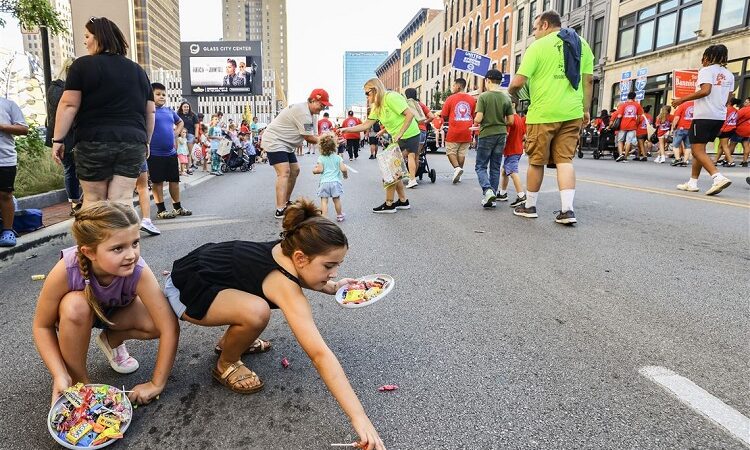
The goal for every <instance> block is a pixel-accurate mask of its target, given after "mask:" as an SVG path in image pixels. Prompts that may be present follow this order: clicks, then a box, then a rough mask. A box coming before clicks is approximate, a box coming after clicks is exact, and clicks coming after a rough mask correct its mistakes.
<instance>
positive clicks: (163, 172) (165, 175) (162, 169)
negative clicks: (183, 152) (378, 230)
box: [148, 155, 180, 183]
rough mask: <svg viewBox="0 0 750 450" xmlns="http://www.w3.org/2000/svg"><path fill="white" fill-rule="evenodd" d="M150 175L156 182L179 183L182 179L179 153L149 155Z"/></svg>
mask: <svg viewBox="0 0 750 450" xmlns="http://www.w3.org/2000/svg"><path fill="white" fill-rule="evenodd" d="M148 176H149V178H151V181H152V182H154V183H164V182H165V181H167V182H170V183H179V181H180V163H179V162H177V155H172V156H156V155H151V156H149V157H148Z"/></svg>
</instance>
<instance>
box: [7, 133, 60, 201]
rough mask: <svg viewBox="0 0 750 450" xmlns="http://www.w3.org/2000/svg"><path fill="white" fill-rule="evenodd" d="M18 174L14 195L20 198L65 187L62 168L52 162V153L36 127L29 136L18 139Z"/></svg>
mask: <svg viewBox="0 0 750 450" xmlns="http://www.w3.org/2000/svg"><path fill="white" fill-rule="evenodd" d="M16 151H17V152H18V174H17V175H16V185H15V188H16V190H15V193H14V195H15V196H16V197H18V198H21V197H27V196H29V195H34V194H41V193H43V192H49V191H54V190H56V189H61V188H62V187H63V186H64V184H65V183H64V175H63V170H62V166H60V165H58V164H57V163H55V161H54V160H52V156H51V155H50V151H49V149H48V148H47V147H45V146H44V140H43V139H42V136H41V134H40V132H39V129H38V128H37V127H36V126H35V125H33V124H32V125H30V126H29V134H28V135H26V136H19V137H17V138H16Z"/></svg>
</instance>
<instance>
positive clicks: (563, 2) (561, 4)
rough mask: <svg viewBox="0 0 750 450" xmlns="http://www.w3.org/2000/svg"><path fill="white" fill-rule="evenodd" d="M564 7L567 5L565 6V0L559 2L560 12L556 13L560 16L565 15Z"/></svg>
mask: <svg viewBox="0 0 750 450" xmlns="http://www.w3.org/2000/svg"><path fill="white" fill-rule="evenodd" d="M566 7H567V5H566V4H565V0H560V11H558V12H559V13H560V15H563V14H565V8H566Z"/></svg>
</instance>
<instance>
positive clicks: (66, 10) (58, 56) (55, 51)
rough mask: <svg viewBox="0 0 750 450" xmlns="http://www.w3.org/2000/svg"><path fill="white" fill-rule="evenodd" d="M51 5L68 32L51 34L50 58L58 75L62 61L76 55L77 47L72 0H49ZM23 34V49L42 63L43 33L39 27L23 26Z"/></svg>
mask: <svg viewBox="0 0 750 450" xmlns="http://www.w3.org/2000/svg"><path fill="white" fill-rule="evenodd" d="M48 1H49V3H50V6H52V8H53V9H54V10H55V12H56V13H57V15H58V17H59V19H60V21H61V22H62V23H63V25H64V26H65V29H66V30H68V31H67V32H64V33H60V34H50V35H49V60H50V71H51V73H52V77H55V76H57V74H58V73H59V72H60V67H61V65H62V62H63V61H64V60H65V59H66V58H70V57H73V56H75V47H74V45H73V33H72V32H71V29H72V21H73V20H72V17H71V15H70V0H48ZM21 35H22V36H23V49H24V52H25V53H26V54H27V55H32V56H33V57H34V58H35V59H36V61H37V62H38V63H39V64H40V65H41V64H42V63H43V58H42V35H41V34H40V33H39V30H38V29H34V30H27V29H24V28H23V27H22V28H21Z"/></svg>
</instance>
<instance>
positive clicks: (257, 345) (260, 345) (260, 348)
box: [214, 339, 271, 356]
mask: <svg viewBox="0 0 750 450" xmlns="http://www.w3.org/2000/svg"><path fill="white" fill-rule="evenodd" d="M269 350H271V342H270V341H264V340H263V339H256V340H255V342H253V343H252V344H250V347H248V348H247V350H245V351H244V352H242V356H245V355H252V354H255V353H265V352H267V351H269ZM214 351H215V352H216V353H219V354H221V352H222V348H221V346H220V345H219V344H216V347H214Z"/></svg>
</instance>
